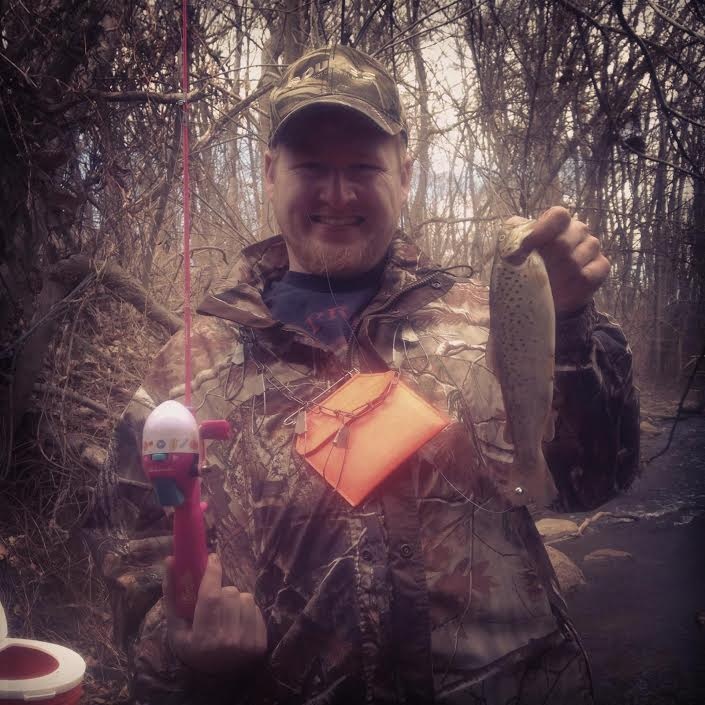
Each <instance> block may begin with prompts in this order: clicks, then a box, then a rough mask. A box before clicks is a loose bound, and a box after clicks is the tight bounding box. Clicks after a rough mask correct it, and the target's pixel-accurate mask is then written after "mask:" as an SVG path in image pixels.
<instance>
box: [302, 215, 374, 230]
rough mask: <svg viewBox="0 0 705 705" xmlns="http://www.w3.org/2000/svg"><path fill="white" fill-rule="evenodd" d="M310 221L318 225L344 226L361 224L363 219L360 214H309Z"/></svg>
mask: <svg viewBox="0 0 705 705" xmlns="http://www.w3.org/2000/svg"><path fill="white" fill-rule="evenodd" d="M310 217H311V222H312V223H317V224H318V225H328V226H330V227H333V228H344V227H348V226H351V225H362V222H363V221H364V220H365V219H364V218H363V217H362V216H361V215H321V214H314V215H311V216H310Z"/></svg>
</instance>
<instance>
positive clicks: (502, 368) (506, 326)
mask: <svg viewBox="0 0 705 705" xmlns="http://www.w3.org/2000/svg"><path fill="white" fill-rule="evenodd" d="M534 225H535V221H528V222H527V223H523V224H522V225H519V226H514V227H513V226H505V228H504V231H503V233H502V235H501V236H500V239H499V242H498V244H497V251H496V253H495V258H494V263H493V265H492V277H491V282H490V340H489V343H488V353H487V356H488V362H489V363H490V365H491V366H492V367H493V368H494V370H495V373H496V375H497V378H498V379H499V384H500V387H501V389H502V398H503V400H504V409H505V413H506V416H507V422H506V426H505V440H506V441H507V442H509V443H512V444H513V445H514V462H513V464H512V467H511V471H510V475H509V479H508V481H509V484H508V486H507V490H508V496H509V499H510V501H511V502H512V503H513V504H516V505H522V504H527V503H530V502H535V503H536V504H538V505H544V506H546V505H548V504H550V503H551V501H552V500H553V499H555V497H556V496H557V494H558V493H557V491H556V486H555V484H554V482H553V477H552V476H551V472H550V470H549V469H548V466H547V464H546V459H545V458H544V455H543V450H542V448H541V441H542V440H550V439H551V438H553V415H552V412H551V403H552V400H553V368H554V350H555V335H556V322H555V308H554V305H553V296H552V295H551V285H550V284H549V281H548V274H547V273H546V267H545V266H544V262H543V259H542V258H541V257H540V255H539V254H538V252H536V251H535V250H531V249H528V248H524V239H525V238H526V236H527V235H529V234H530V233H531V231H532V229H533V227H534Z"/></svg>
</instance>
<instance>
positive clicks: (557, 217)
mask: <svg viewBox="0 0 705 705" xmlns="http://www.w3.org/2000/svg"><path fill="white" fill-rule="evenodd" d="M570 221H571V216H570V213H569V212H568V211H567V210H566V209H565V208H563V207H562V206H553V208H549V209H548V210H547V211H546V212H545V213H543V214H541V216H540V217H539V218H538V220H537V221H536V225H534V229H533V230H532V231H531V234H530V235H527V237H526V240H524V246H525V247H526V248H529V247H531V248H534V247H542V246H543V245H547V244H548V243H549V242H551V241H553V240H555V239H556V238H557V237H558V236H559V235H560V234H561V233H562V232H563V231H564V230H566V229H567V228H568V226H569V225H570Z"/></svg>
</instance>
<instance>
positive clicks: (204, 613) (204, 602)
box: [193, 553, 223, 631]
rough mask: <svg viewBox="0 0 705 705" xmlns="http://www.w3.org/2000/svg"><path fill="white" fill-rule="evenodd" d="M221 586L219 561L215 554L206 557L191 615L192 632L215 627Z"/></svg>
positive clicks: (221, 573)
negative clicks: (206, 560)
mask: <svg viewBox="0 0 705 705" xmlns="http://www.w3.org/2000/svg"><path fill="white" fill-rule="evenodd" d="M222 584H223V568H222V566H221V565H220V559H219V558H218V556H217V555H216V554H215V553H211V554H210V555H209V556H208V563H207V564H206V570H205V571H204V573H203V578H201V585H200V587H199V588H198V598H197V599H196V609H195V610H194V614H193V628H194V630H199V631H200V630H201V629H210V628H211V626H215V624H214V623H213V622H214V620H217V618H218V615H217V611H218V609H217V608H218V605H219V604H220V591H221V585H222Z"/></svg>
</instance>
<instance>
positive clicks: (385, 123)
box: [269, 95, 404, 144]
mask: <svg viewBox="0 0 705 705" xmlns="http://www.w3.org/2000/svg"><path fill="white" fill-rule="evenodd" d="M324 106H335V107H339V108H345V109H348V110H351V111H353V112H355V113H357V114H358V115H361V116H362V117H364V118H366V119H367V120H368V121H369V122H371V123H372V124H373V125H375V127H377V128H379V129H380V130H382V132H385V133H386V134H388V135H392V136H394V135H398V134H399V133H401V132H404V126H403V125H401V124H400V123H398V122H397V121H396V120H391V119H389V118H387V117H386V116H385V115H383V114H382V113H380V112H379V111H378V110H376V109H375V108H373V107H372V106H371V105H370V104H369V103H367V102H366V101H364V100H360V99H358V98H354V97H351V96H345V98H340V97H337V96H331V95H322V96H316V97H315V98H311V99H309V100H307V101H304V102H302V103H301V104H300V105H298V106H297V107H296V108H295V109H294V110H292V111H291V112H290V113H289V114H288V115H287V116H286V117H284V118H283V119H282V121H281V122H280V123H279V125H278V126H277V129H276V130H274V131H273V132H272V133H271V134H270V136H269V142H270V144H271V143H272V142H273V141H274V139H275V138H276V137H277V136H279V135H281V133H282V130H284V129H286V127H287V125H289V124H290V123H291V120H292V118H294V117H296V116H299V115H301V114H302V113H304V112H306V111H309V110H311V111H312V110H314V109H315V108H317V107H324Z"/></svg>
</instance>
